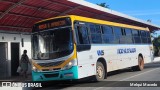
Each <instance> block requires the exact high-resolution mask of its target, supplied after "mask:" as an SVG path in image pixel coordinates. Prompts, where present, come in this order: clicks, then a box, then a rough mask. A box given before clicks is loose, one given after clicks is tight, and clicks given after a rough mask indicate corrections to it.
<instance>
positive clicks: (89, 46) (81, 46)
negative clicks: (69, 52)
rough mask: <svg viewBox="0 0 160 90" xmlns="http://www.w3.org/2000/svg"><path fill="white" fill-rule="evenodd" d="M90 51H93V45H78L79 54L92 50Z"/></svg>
mask: <svg viewBox="0 0 160 90" xmlns="http://www.w3.org/2000/svg"><path fill="white" fill-rule="evenodd" d="M90 49H91V45H77V51H78V52H81V51H86V50H90Z"/></svg>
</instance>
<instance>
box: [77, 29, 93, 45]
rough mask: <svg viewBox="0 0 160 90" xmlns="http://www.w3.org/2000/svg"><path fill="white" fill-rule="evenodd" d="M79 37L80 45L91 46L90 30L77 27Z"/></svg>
mask: <svg viewBox="0 0 160 90" xmlns="http://www.w3.org/2000/svg"><path fill="white" fill-rule="evenodd" d="M77 37H78V38H79V40H78V43H79V44H90V42H89V35H88V28H87V27H85V26H77Z"/></svg>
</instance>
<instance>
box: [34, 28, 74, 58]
mask: <svg viewBox="0 0 160 90" xmlns="http://www.w3.org/2000/svg"><path fill="white" fill-rule="evenodd" d="M32 49H33V54H32V57H33V59H36V60H42V59H43V60H44V59H47V60H48V59H55V58H60V57H63V56H66V55H69V54H71V53H72V51H73V39H72V30H71V28H61V29H54V30H48V31H47V30H45V31H42V32H37V33H36V32H35V33H34V34H32Z"/></svg>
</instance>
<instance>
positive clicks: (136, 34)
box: [132, 30, 142, 44]
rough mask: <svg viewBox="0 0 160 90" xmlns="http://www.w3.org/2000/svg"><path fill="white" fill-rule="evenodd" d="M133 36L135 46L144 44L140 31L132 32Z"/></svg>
mask: <svg viewBox="0 0 160 90" xmlns="http://www.w3.org/2000/svg"><path fill="white" fill-rule="evenodd" d="M132 36H133V39H134V43H135V44H140V43H141V42H142V41H141V37H140V33H139V32H138V30H132Z"/></svg>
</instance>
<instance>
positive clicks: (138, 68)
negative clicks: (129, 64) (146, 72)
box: [133, 56, 144, 71]
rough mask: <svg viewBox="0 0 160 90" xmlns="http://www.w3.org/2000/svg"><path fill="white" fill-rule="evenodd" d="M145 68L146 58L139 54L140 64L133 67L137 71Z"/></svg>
mask: <svg viewBox="0 0 160 90" xmlns="http://www.w3.org/2000/svg"><path fill="white" fill-rule="evenodd" d="M143 69H144V60H143V57H142V56H138V65H137V66H134V67H133V70H135V71H142V70H143Z"/></svg>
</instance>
